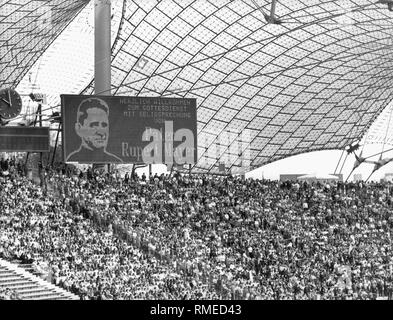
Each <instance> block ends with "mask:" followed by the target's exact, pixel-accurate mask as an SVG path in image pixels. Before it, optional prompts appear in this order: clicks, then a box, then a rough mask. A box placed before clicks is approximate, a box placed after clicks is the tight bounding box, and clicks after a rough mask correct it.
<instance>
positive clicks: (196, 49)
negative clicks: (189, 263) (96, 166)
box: [0, 0, 393, 171]
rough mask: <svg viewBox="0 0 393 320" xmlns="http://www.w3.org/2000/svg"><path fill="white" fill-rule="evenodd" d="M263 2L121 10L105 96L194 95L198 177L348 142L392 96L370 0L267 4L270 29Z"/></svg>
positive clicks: (202, 0) (384, 23) (203, 0)
mask: <svg viewBox="0 0 393 320" xmlns="http://www.w3.org/2000/svg"><path fill="white" fill-rule="evenodd" d="M6 2H7V1H6ZM57 2H58V3H60V1H57ZM85 2H86V1H79V2H78V1H75V3H80V5H81V6H82V5H83V4H85ZM35 3H36V2H35ZM112 4H113V5H115V6H116V5H119V4H118V1H115V0H112ZM270 4H271V1H270V0H233V1H230V0H219V1H213V0H188V1H184V0H163V1H156V0H144V1H132V0H127V1H125V2H124V7H123V15H122V21H121V23H120V29H119V32H118V35H117V38H116V41H115V44H114V46H113V52H112V58H113V59H112V64H113V69H112V84H113V90H112V93H113V94H116V95H139V96H168V97H186V98H196V99H197V103H198V155H199V157H200V159H199V161H198V163H197V165H196V167H195V168H196V169H199V170H201V171H218V169H219V164H220V163H223V162H224V163H225V165H226V167H227V168H232V169H238V168H239V169H240V168H245V169H246V170H247V171H248V170H252V169H254V168H257V167H260V166H262V165H264V164H267V163H269V162H272V161H275V160H278V159H282V158H284V157H288V156H291V155H295V154H298V153H304V152H309V151H315V150H323V149H343V148H344V147H345V146H348V145H350V144H352V143H353V142H355V141H358V140H360V139H361V137H362V136H363V135H364V133H365V132H366V131H367V129H368V127H369V126H370V125H371V123H372V122H373V121H374V120H375V119H376V117H377V116H378V114H379V113H380V112H381V111H382V110H383V109H384V108H385V107H386V106H387V105H388V103H389V102H390V101H391V99H392V90H391V89H390V86H391V77H390V63H391V62H390V61H391V60H392V59H391V54H390V51H391V44H392V42H391V28H390V27H391V25H392V24H391V23H392V18H393V12H390V11H388V9H387V6H386V5H384V4H380V3H377V1H374V0H357V1H355V0H334V1H333V0H330V1H329V0H307V1H305V0H291V1H280V0H279V1H278V4H277V10H276V16H277V18H278V19H280V20H281V22H282V23H281V24H280V25H277V24H268V23H267V22H266V19H265V15H266V14H268V13H269V11H270ZM121 5H123V2H122V1H121ZM9 70H11V69H9ZM0 84H2V83H1V82H0ZM83 93H87V94H90V93H93V82H92V83H91V84H90V85H89V86H88V87H87V88H86V89H85V90H83Z"/></svg>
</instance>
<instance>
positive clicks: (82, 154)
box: [61, 95, 197, 165]
mask: <svg viewBox="0 0 393 320" xmlns="http://www.w3.org/2000/svg"><path fill="white" fill-rule="evenodd" d="M61 106H62V122H63V123H62V128H63V140H62V141H63V154H64V159H65V162H78V163H138V164H159V163H162V164H167V165H171V164H179V165H181V164H194V163H195V162H196V160H197V113H196V99H179V98H157V97H124V96H94V95H92V96H85V95H61Z"/></svg>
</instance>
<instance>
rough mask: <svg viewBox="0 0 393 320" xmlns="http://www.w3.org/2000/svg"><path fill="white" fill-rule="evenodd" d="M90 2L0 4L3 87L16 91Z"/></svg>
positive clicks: (3, 0) (7, 0) (0, 0)
mask: <svg viewBox="0 0 393 320" xmlns="http://www.w3.org/2000/svg"><path fill="white" fill-rule="evenodd" d="M88 2H89V1H87V0H74V1H66V0H50V1H49V0H39V1H38V0H0V87H16V86H17V84H18V83H19V81H20V80H21V79H22V77H23V76H24V75H25V74H26V73H27V72H28V71H29V69H30V68H31V67H32V66H33V64H34V63H35V62H36V61H37V59H38V58H39V57H40V56H41V55H42V53H43V52H44V51H45V50H46V49H47V48H48V47H49V45H50V44H51V43H52V42H53V41H54V40H55V39H56V37H57V36H58V35H59V34H60V33H61V32H62V31H63V30H64V28H65V27H66V26H67V25H68V24H69V23H70V22H71V21H72V20H73V19H74V18H75V17H76V15H77V14H78V13H79V12H80V11H81V10H82V9H83V8H84V7H85V6H86V5H87V4H88Z"/></svg>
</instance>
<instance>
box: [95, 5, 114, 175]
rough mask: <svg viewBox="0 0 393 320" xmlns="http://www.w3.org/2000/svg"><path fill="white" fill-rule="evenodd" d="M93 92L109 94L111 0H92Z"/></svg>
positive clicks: (97, 166)
mask: <svg viewBox="0 0 393 320" xmlns="http://www.w3.org/2000/svg"><path fill="white" fill-rule="evenodd" d="M94 93H95V94H96V95H110V94H111V0H94ZM93 168H94V169H104V165H103V164H97V165H96V166H93ZM108 169H109V165H108ZM108 171H109V170H108Z"/></svg>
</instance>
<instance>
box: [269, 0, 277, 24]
mask: <svg viewBox="0 0 393 320" xmlns="http://www.w3.org/2000/svg"><path fill="white" fill-rule="evenodd" d="M276 3H277V0H272V7H271V9H270V20H271V21H274V20H275V14H276Z"/></svg>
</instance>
